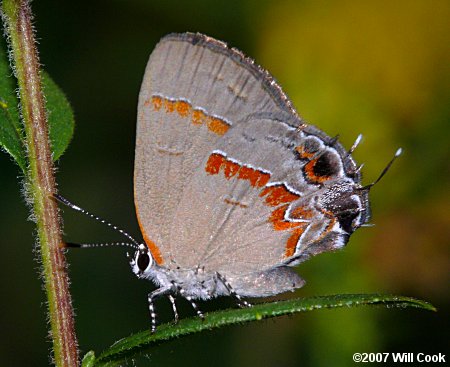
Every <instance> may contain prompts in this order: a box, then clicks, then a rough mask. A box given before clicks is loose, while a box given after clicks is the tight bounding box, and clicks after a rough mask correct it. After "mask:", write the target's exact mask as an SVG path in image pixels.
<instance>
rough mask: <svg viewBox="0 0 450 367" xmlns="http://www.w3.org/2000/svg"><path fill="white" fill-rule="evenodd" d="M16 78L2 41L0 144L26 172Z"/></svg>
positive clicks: (0, 56) (0, 46)
mask: <svg viewBox="0 0 450 367" xmlns="http://www.w3.org/2000/svg"><path fill="white" fill-rule="evenodd" d="M16 89H17V85H16V79H15V78H14V75H13V73H12V71H11V68H10V67H9V62H8V56H7V54H6V45H5V44H4V42H1V43H0V146H1V147H2V148H3V149H4V150H5V151H6V152H8V153H9V154H10V155H11V156H12V157H13V158H14V160H15V161H16V162H17V164H18V165H19V167H20V168H21V169H22V171H23V172H24V173H25V169H26V158H25V151H24V145H23V139H24V136H23V133H22V128H21V123H20V120H19V111H18V108H17V106H18V104H19V102H18V99H17V94H16Z"/></svg>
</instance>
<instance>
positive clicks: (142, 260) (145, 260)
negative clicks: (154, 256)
mask: <svg viewBox="0 0 450 367" xmlns="http://www.w3.org/2000/svg"><path fill="white" fill-rule="evenodd" d="M149 264H150V256H148V254H147V253H142V254H139V256H138V258H137V266H138V268H139V270H140V271H145V269H147V267H148V265H149Z"/></svg>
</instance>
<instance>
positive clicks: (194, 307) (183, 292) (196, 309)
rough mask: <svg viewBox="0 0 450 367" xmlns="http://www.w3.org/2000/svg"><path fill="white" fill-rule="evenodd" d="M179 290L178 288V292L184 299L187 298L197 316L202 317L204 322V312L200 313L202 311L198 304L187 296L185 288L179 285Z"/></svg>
mask: <svg viewBox="0 0 450 367" xmlns="http://www.w3.org/2000/svg"><path fill="white" fill-rule="evenodd" d="M177 288H178V292H179V293H180V295H181V296H182V297H183V298H185V299H186V300H188V301H189V303H190V304H191V306H192V308H193V309H194V311H195V312H196V314H197V316H198V317H200V318H201V319H202V320H204V319H205V315H203V312H202V311H200V309H199V308H198V306H197V303H195V301H194V300H193V299H192V297H191V296H188V295H186V291H185V290H184V289H183V288H181V287H180V286H179V285H177Z"/></svg>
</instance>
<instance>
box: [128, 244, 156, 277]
mask: <svg viewBox="0 0 450 367" xmlns="http://www.w3.org/2000/svg"><path fill="white" fill-rule="evenodd" d="M127 256H128V258H129V260H130V265H131V269H132V270H133V273H134V274H136V276H137V277H138V278H146V277H147V276H148V274H149V272H150V271H151V270H152V268H153V265H154V260H153V257H152V255H151V253H150V251H149V250H148V247H147V246H146V245H144V244H142V243H141V244H140V245H139V246H138V248H137V250H136V251H135V252H134V255H133V256H130V255H129V254H128V253H127Z"/></svg>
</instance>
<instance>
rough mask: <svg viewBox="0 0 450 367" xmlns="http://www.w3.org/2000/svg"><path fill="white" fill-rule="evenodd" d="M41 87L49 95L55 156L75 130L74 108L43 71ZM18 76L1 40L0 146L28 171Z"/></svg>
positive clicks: (50, 121) (66, 144)
mask: <svg viewBox="0 0 450 367" xmlns="http://www.w3.org/2000/svg"><path fill="white" fill-rule="evenodd" d="M42 88H43V91H44V94H45V97H46V108H47V113H48V124H49V135H50V143H51V146H52V157H53V160H54V161H55V160H57V159H58V158H60V157H61V155H62V154H63V153H64V151H65V150H66V148H67V146H68V145H69V142H70V139H71V138H72V135H73V130H74V116H73V111H72V108H71V107H70V104H69V102H68V100H67V98H66V97H65V95H64V93H63V92H62V90H61V89H60V88H59V87H58V86H57V85H56V83H55V82H54V81H53V80H52V79H51V78H50V76H49V75H48V74H47V73H46V72H45V71H44V72H42ZM18 105H19V99H18V98H17V84H16V79H15V78H14V75H13V73H12V71H11V68H10V66H9V62H8V57H7V52H6V46H5V44H4V42H0V147H1V148H3V149H4V150H5V151H6V152H8V153H9V154H10V155H11V156H12V157H13V158H14V160H15V161H16V163H17V164H18V165H19V167H20V168H21V169H22V171H23V172H24V173H26V166H27V159H26V153H25V148H24V143H23V141H24V134H23V131H22V124H21V122H20V115H19V110H18Z"/></svg>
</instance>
